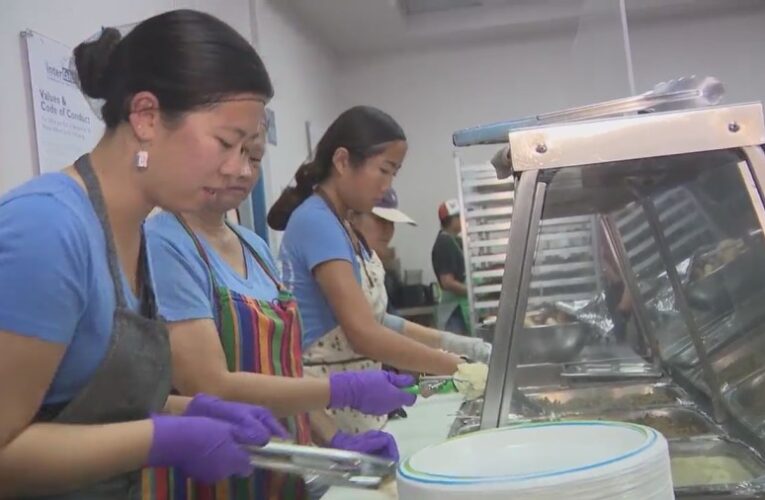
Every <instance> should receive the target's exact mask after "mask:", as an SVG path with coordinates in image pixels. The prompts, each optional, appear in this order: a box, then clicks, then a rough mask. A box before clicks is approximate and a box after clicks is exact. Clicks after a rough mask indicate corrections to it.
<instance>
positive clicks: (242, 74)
mask: <svg viewBox="0 0 765 500" xmlns="http://www.w3.org/2000/svg"><path fill="white" fill-rule="evenodd" d="M74 64H75V67H76V69H77V77H78V79H79V82H80V88H81V89H82V92H83V93H84V94H85V95H86V96H88V97H90V98H93V99H102V100H103V101H104V102H103V105H102V106H101V110H100V111H101V117H102V118H103V120H104V123H105V124H106V128H107V129H112V128H114V127H116V126H117V125H119V123H120V122H122V121H125V120H127V118H128V115H129V111H130V110H129V105H130V100H131V98H132V97H133V96H134V95H135V94H137V93H138V92H142V91H148V92H151V93H152V94H154V95H155V96H156V97H157V99H158V100H159V105H160V109H161V111H162V114H163V117H164V118H166V119H169V120H172V119H176V118H179V117H180V116H181V115H182V114H184V113H186V112H189V111H194V110H196V109H199V108H202V107H205V106H208V105H211V104H215V103H218V102H221V101H224V100H226V99H227V98H229V97H230V96H232V95H236V94H247V93H254V94H260V95H263V96H264V97H268V98H270V97H272V96H273V87H272V85H271V80H270V78H269V76H268V72H267V71H266V68H265V66H264V65H263V61H262V60H261V59H260V57H259V56H258V54H257V53H256V52H255V49H253V48H252V45H250V43H249V42H248V41H247V40H245V39H244V38H243V37H242V36H241V35H239V34H238V33H237V32H236V31H235V30H234V29H233V28H232V27H231V26H229V25H228V24H226V23H224V22H223V21H221V20H219V19H217V18H215V17H213V16H211V15H209V14H205V13H202V12H197V11H194V10H174V11H170V12H165V13H163V14H160V15H158V16H154V17H152V18H149V19H147V20H145V21H143V22H141V23H139V24H138V25H137V26H136V27H135V28H133V29H132V30H131V31H130V32H129V33H128V34H127V35H126V36H125V37H124V38H123V37H122V35H121V34H120V32H119V31H118V30H117V29H115V28H106V29H104V30H103V31H102V32H101V35H100V36H99V37H98V38H97V39H96V40H94V41H87V42H83V43H81V44H79V45H78V46H77V48H75V49H74Z"/></svg>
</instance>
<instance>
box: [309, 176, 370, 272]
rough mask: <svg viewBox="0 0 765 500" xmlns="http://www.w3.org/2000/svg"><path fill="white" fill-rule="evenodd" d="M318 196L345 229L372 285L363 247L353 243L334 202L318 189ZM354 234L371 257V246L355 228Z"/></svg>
mask: <svg viewBox="0 0 765 500" xmlns="http://www.w3.org/2000/svg"><path fill="white" fill-rule="evenodd" d="M316 194H317V196H318V197H319V198H321V199H322V201H323V202H324V203H325V204H326V205H327V208H329V211H330V212H332V215H334V216H335V218H336V219H337V222H338V223H339V224H340V227H342V228H343V231H345V235H346V236H347V237H348V241H349V242H350V244H351V248H352V249H353V253H354V254H356V255H357V256H358V257H359V258H360V259H361V267H362V268H363V269H364V274H366V275H367V279H368V280H369V282H370V283H372V277H371V276H370V274H369V271H368V270H367V264H366V259H365V258H364V254H363V253H362V251H361V245H355V244H354V243H353V236H351V232H350V231H349V230H348V226H346V221H345V219H344V218H342V217H340V214H338V213H337V212H336V211H335V207H334V205H332V202H331V201H330V199H329V197H328V196H327V194H326V193H325V192H324V191H322V190H321V189H319V188H317V189H316ZM353 232H354V234H355V235H356V237H357V238H358V240H359V241H360V242H361V243H362V244H363V245H364V248H365V250H367V253H369V254H370V255H371V254H372V251H371V249H370V248H369V245H368V244H367V241H366V239H365V238H364V237H363V236H362V235H361V233H359V232H358V231H357V230H356V229H355V228H353Z"/></svg>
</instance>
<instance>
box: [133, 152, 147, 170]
mask: <svg viewBox="0 0 765 500" xmlns="http://www.w3.org/2000/svg"><path fill="white" fill-rule="evenodd" d="M135 166H136V167H137V168H140V169H145V168H149V152H148V151H146V150H145V149H141V150H139V151H138V152H137V153H136V154H135Z"/></svg>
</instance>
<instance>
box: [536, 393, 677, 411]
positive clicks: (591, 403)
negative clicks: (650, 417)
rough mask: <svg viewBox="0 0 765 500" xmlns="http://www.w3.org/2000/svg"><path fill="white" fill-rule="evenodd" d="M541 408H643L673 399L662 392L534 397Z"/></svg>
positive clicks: (571, 409) (547, 409) (564, 409)
mask: <svg viewBox="0 0 765 500" xmlns="http://www.w3.org/2000/svg"><path fill="white" fill-rule="evenodd" d="M535 399H536V402H537V403H538V404H539V405H540V406H541V407H542V409H543V410H545V411H547V412H551V413H570V412H582V411H588V410H602V409H608V408H617V409H630V408H641V407H642V408H645V407H648V406H656V405H664V404H669V403H674V402H675V401H674V400H673V399H672V398H671V397H670V396H669V394H666V393H664V392H652V393H648V394H629V395H626V396H621V397H619V398H616V399H613V398H611V397H608V396H594V395H593V396H592V397H585V396H575V397H573V398H571V399H569V400H567V401H561V400H560V399H556V398H554V397H552V398H551V397H541V398H538V399H537V398H535Z"/></svg>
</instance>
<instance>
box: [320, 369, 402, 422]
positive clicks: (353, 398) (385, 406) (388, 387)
mask: <svg viewBox="0 0 765 500" xmlns="http://www.w3.org/2000/svg"><path fill="white" fill-rule="evenodd" d="M414 383H415V381H414V377H412V376H411V375H397V374H395V373H390V372H386V371H382V370H364V371H351V372H338V373H333V374H331V375H330V376H329V393H330V395H329V408H336V409H341V408H353V409H354V410H358V411H360V412H361V413H366V414H367V415H387V414H388V413H390V412H392V411H393V410H397V409H399V408H401V407H402V406H412V405H413V404H414V402H415V401H416V400H417V396H415V395H413V394H407V393H406V392H404V391H402V390H401V389H400V388H401V387H408V386H410V385H414Z"/></svg>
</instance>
